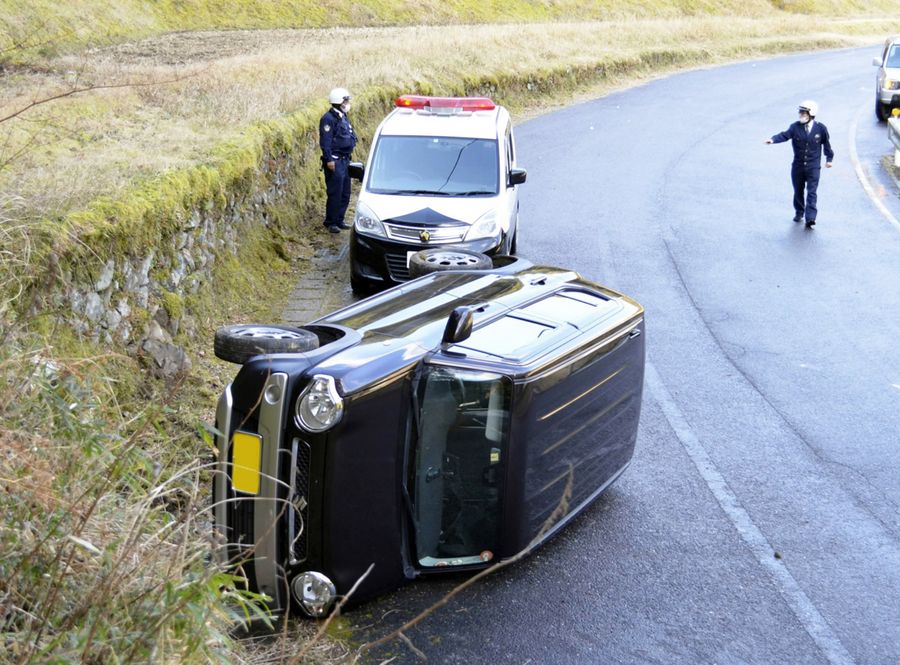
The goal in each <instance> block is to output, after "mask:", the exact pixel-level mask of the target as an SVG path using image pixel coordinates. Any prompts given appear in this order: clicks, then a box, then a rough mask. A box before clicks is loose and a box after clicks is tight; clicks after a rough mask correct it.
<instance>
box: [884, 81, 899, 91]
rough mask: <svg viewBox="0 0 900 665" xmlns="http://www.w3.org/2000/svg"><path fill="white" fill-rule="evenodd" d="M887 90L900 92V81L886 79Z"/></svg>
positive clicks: (885, 87) (885, 86)
mask: <svg viewBox="0 0 900 665" xmlns="http://www.w3.org/2000/svg"><path fill="white" fill-rule="evenodd" d="M884 89H885V90H900V81H895V80H894V79H884Z"/></svg>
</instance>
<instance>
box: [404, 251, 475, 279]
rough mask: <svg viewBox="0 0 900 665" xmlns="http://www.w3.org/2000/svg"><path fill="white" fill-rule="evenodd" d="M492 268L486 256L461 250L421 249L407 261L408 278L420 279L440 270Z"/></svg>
mask: <svg viewBox="0 0 900 665" xmlns="http://www.w3.org/2000/svg"><path fill="white" fill-rule="evenodd" d="M492 267H493V264H492V263H491V259H490V257H489V256H488V255H487V254H482V253H481V252H473V251H471V250H468V249H462V248H448V249H441V248H432V249H423V250H421V251H419V252H416V253H415V254H413V255H412V256H411V257H410V259H409V276H410V278H413V277H421V276H422V275H427V274H429V273H432V272H440V271H442V270H490V269H491V268H492Z"/></svg>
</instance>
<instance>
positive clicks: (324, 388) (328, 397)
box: [295, 374, 344, 432]
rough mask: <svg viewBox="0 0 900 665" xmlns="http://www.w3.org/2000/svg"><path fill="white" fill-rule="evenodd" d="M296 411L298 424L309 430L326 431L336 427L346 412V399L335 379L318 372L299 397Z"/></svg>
mask: <svg viewBox="0 0 900 665" xmlns="http://www.w3.org/2000/svg"><path fill="white" fill-rule="evenodd" d="M295 413H296V417H297V425H298V426H299V427H302V428H303V429H305V430H307V431H308V432H324V431H325V430H327V429H329V428H331V427H334V426H335V425H336V424H337V423H338V422H339V421H340V419H341V416H342V415H343V414H344V400H343V399H342V398H341V396H340V395H339V394H338V391H337V387H336V386H335V385H334V379H333V378H332V377H330V376H327V375H325V374H316V375H315V376H314V377H313V380H312V383H310V384H309V385H308V386H307V387H306V390H304V391H303V392H302V393H300V397H298V398H297V405H296V407H295Z"/></svg>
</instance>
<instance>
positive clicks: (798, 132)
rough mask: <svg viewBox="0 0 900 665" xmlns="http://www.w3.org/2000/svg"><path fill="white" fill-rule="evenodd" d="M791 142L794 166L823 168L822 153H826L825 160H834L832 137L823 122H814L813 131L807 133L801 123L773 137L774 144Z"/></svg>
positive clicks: (798, 122) (796, 123)
mask: <svg viewBox="0 0 900 665" xmlns="http://www.w3.org/2000/svg"><path fill="white" fill-rule="evenodd" d="M785 141H790V142H791V146H792V147H793V148H794V162H793V165H794V166H799V167H803V168H808V169H809V168H812V169H820V168H822V151H823V150H824V151H825V160H826V161H828V162H831V161H832V160H833V159H834V150H832V149H831V137H830V136H829V135H828V128H827V127H826V126H825V125H823V124H822V123H821V122H816V121H813V126H812V129H811V130H810V131H809V132H807V131H806V125H804V124H802V123H801V122H800V121H797V122H795V123H794V124H792V125H791V126H790V127H788V128H787V131H786V132H781V133H780V134H776V135H775V136H773V137H772V143H784V142H785Z"/></svg>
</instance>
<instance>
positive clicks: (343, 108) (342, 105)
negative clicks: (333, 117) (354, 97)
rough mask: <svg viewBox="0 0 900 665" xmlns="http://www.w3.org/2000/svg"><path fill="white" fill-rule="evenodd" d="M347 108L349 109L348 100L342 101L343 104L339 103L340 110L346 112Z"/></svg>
mask: <svg viewBox="0 0 900 665" xmlns="http://www.w3.org/2000/svg"><path fill="white" fill-rule="evenodd" d="M349 110H350V102H344V103H343V104H341V111H343V112H344V113H346V112H347V111H349Z"/></svg>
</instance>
